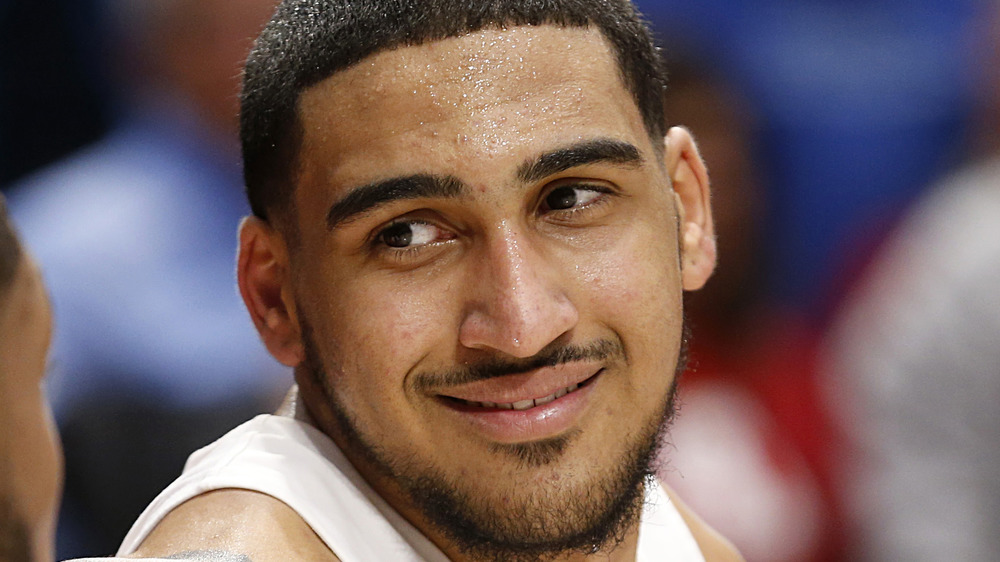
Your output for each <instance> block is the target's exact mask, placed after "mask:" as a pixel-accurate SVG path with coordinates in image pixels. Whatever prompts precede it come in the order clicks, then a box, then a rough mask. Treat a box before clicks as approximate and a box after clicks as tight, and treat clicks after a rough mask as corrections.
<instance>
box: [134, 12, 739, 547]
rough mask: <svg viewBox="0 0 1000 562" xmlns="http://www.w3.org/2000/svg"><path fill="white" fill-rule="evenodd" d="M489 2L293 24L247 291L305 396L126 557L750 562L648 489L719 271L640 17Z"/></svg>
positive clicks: (259, 75) (280, 41)
mask: <svg viewBox="0 0 1000 562" xmlns="http://www.w3.org/2000/svg"><path fill="white" fill-rule="evenodd" d="M469 4H470V3H467V2H453V1H435V2H392V1H381V2H375V1H357V2H350V3H345V2H341V3H337V4H336V5H333V3H327V2H320V1H314V0H304V1H300V0H296V1H289V2H284V3H283V4H282V5H281V6H280V7H279V8H278V11H277V13H276V15H275V17H274V19H273V20H272V21H271V23H270V24H269V25H268V27H267V28H266V29H265V31H264V33H263V34H262V36H261V38H260V39H259V40H258V43H257V45H256V47H255V50H254V52H253V53H252V54H251V57H250V60H249V62H248V66H247V70H246V77H245V82H244V93H243V100H242V101H243V112H242V135H243V148H244V160H245V176H246V182H247V186H248V192H249V196H250V201H251V206H252V207H253V209H254V214H255V216H254V217H252V218H249V219H247V220H246V221H245V222H244V224H243V226H242V227H241V231H240V256H239V260H238V276H239V285H240V292H241V294H242V296H243V299H244V301H245V303H246V305H247V308H248V310H249V311H250V314H251V317H252V319H253V321H254V323H255V325H256V326H257V329H258V331H259V332H260V334H261V337H262V339H263V341H264V343H265V345H266V346H267V347H268V349H269V350H270V352H271V354H272V355H273V356H274V357H275V358H277V359H278V360H279V361H281V362H282V363H284V364H287V365H289V366H292V367H294V368H295V379H296V382H297V385H298V387H297V390H293V394H292V396H291V397H290V398H291V399H290V400H289V402H288V407H287V408H284V409H283V411H282V412H281V415H278V416H261V417H258V418H256V419H255V420H252V421H251V422H248V423H247V424H244V425H243V426H241V427H240V428H237V429H236V430H234V431H233V432H231V433H230V434H228V435H227V436H225V437H223V438H222V439H220V440H219V441H218V442H216V443H215V444H213V445H211V446H209V447H207V448H205V449H203V450H201V451H199V452H198V453H196V454H195V455H193V456H192V458H191V459H190V460H189V462H188V465H187V467H186V469H185V474H184V475H182V476H181V478H180V479H178V480H177V481H176V482H175V483H174V484H173V485H171V487H169V488H168V489H167V490H166V491H165V492H164V493H163V494H161V495H160V497H158V498H157V500H155V501H154V502H153V504H152V505H151V506H150V508H149V509H147V511H146V512H145V513H144V514H143V516H141V517H140V519H139V521H138V522H137V523H136V525H135V526H134V527H133V529H132V531H131V532H130V534H129V536H128V537H126V540H125V543H124V544H123V546H122V549H121V550H120V551H119V553H120V555H131V556H139V557H149V556H164V557H170V558H174V559H182V558H183V559H195V560H253V561H255V562H256V561H261V560H289V559H295V560H343V561H344V562H351V561H354V560H421V559H422V560H449V559H450V560H539V559H542V560H554V559H558V560H589V559H600V560H664V559H667V560H701V559H709V560H729V559H738V555H736V554H735V553H734V552H732V551H731V550H730V549H729V547H728V546H727V545H726V544H725V543H724V541H722V540H721V539H719V538H718V537H717V536H716V535H714V533H712V531H710V530H709V529H707V528H706V527H704V526H703V525H702V524H701V523H700V522H699V521H698V520H697V519H696V518H695V517H694V516H693V515H692V514H690V513H689V512H687V510H686V509H685V508H683V506H682V505H681V504H680V503H679V502H678V501H677V500H674V499H670V498H668V497H667V495H666V492H665V491H664V490H663V489H662V488H661V487H660V486H659V484H657V483H656V481H655V479H653V478H652V477H651V475H652V474H653V472H654V467H653V466H652V459H654V458H655V455H656V444H657V443H658V441H659V438H660V435H661V433H662V431H663V430H664V428H665V426H666V423H667V421H668V420H669V418H670V416H671V414H672V411H673V407H674V404H673V400H672V399H673V394H674V390H675V387H676V375H677V373H678V372H679V371H680V369H681V367H682V365H683V361H682V356H683V353H682V351H683V334H684V330H683V320H682V311H681V295H682V291H683V290H695V289H698V288H699V287H700V286H701V285H702V284H703V283H704V282H705V280H706V279H707V278H708V276H709V275H710V274H711V271H712V269H713V267H714V263H715V246H714V241H713V238H712V232H713V231H712V221H711V215H710V211H709V203H708V180H707V175H706V172H705V168H704V165H703V164H702V162H701V160H700V158H699V156H698V153H697V150H696V148H695V145H694V143H693V141H692V140H691V138H690V136H689V134H688V133H687V132H686V131H684V130H682V129H671V130H670V131H669V132H667V131H664V125H663V118H662V117H663V116H662V107H661V95H662V88H663V77H662V75H661V72H660V70H659V68H658V65H657V62H656V60H657V58H656V53H655V50H654V49H653V47H652V44H651V42H650V39H649V35H648V32H647V31H646V30H645V28H644V27H643V26H642V25H641V23H639V20H638V18H637V16H636V14H635V13H634V12H633V10H632V7H631V5H630V4H629V3H628V2H627V1H625V0H622V1H614V2H607V1H593V2H581V1H579V0H574V1H569V0H567V1H564V2H552V1H546V2H536V1H527V2H526V1H520V2H511V1H494V2H488V3H482V4H478V5H475V6H471V5H469ZM640 533H641V534H640Z"/></svg>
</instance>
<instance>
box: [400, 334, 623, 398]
mask: <svg viewBox="0 0 1000 562" xmlns="http://www.w3.org/2000/svg"><path fill="white" fill-rule="evenodd" d="M624 358H625V348H624V346H623V345H622V342H621V340H618V339H614V340H611V339H599V340H595V341H593V342H591V343H589V344H587V345H573V344H557V345H555V346H550V347H546V348H545V349H543V350H541V351H540V352H538V353H537V354H536V355H534V356H532V357H528V358H525V359H516V360H512V359H505V358H493V359H490V360H487V361H484V362H481V363H477V364H474V365H462V366H460V367H455V368H454V369H449V370H446V371H439V372H429V373H417V374H416V375H415V376H414V382H413V384H414V386H415V387H416V389H417V390H426V389H431V388H442V387H448V386H458V385H462V384H467V383H471V382H476V381H483V380H489V379H494V378H497V377H504V376H507V375H517V374H521V373H526V372H528V371H533V370H535V369H540V368H542V367H554V366H556V365H561V364H563V363H572V362H575V361H615V360H621V359H624Z"/></svg>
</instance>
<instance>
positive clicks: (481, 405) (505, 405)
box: [440, 369, 604, 412]
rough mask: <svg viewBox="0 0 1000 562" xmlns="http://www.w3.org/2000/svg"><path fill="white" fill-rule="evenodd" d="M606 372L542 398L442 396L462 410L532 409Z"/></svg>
mask: <svg viewBox="0 0 1000 562" xmlns="http://www.w3.org/2000/svg"><path fill="white" fill-rule="evenodd" d="M603 372H604V369H601V370H599V371H598V372H597V373H594V374H593V375H592V376H590V377H589V378H587V379H586V380H583V381H580V382H576V383H572V384H570V385H568V386H565V387H562V388H560V389H558V390H556V391H555V392H553V393H551V394H548V395H546V396H542V397H540V398H526V399H523V400H517V401H515V402H490V401H480V400H466V399H463V398H457V397H454V396H447V395H440V398H441V399H442V400H444V401H445V402H447V403H448V405H449V406H451V407H456V408H459V409H461V410H466V411H504V410H511V411H518V412H523V411H526V410H531V409H532V408H537V407H539V406H546V405H548V404H551V403H552V402H555V401H556V400H559V399H560V398H563V397H564V396H567V395H571V394H573V393H575V392H577V391H579V390H580V389H582V388H584V387H586V386H589V385H590V384H592V383H593V382H594V380H595V379H597V377H598V376H600V374H601V373H603Z"/></svg>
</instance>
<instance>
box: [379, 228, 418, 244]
mask: <svg viewBox="0 0 1000 562" xmlns="http://www.w3.org/2000/svg"><path fill="white" fill-rule="evenodd" d="M382 241H383V242H385V245H386V246H389V247H392V248H405V247H407V246H409V245H410V243H411V242H412V241H413V229H411V228H410V225H408V224H406V223H400V224H394V225H392V226H390V227H389V228H387V229H385V232H383V233H382Z"/></svg>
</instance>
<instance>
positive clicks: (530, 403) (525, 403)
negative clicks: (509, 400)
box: [514, 399, 535, 410]
mask: <svg viewBox="0 0 1000 562" xmlns="http://www.w3.org/2000/svg"><path fill="white" fill-rule="evenodd" d="M534 407H535V401H534V400H530V399H529V400H521V401H520V402H514V409H515V410H527V409H528V408H534Z"/></svg>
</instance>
